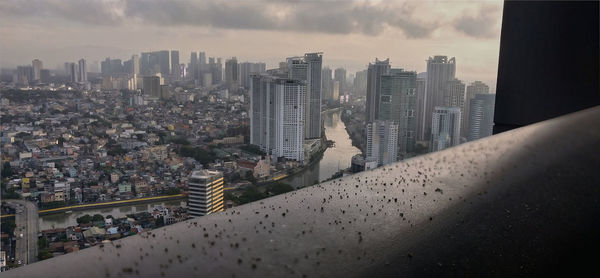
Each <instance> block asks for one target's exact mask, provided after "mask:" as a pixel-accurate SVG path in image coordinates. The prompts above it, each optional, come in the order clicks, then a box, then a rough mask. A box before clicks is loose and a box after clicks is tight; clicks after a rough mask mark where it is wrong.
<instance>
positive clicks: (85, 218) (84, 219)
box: [76, 214, 92, 225]
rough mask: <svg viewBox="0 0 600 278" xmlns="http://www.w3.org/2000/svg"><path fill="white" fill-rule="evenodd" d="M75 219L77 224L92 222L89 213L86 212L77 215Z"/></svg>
mask: <svg viewBox="0 0 600 278" xmlns="http://www.w3.org/2000/svg"><path fill="white" fill-rule="evenodd" d="M76 220H77V224H79V225H81V224H85V223H90V222H92V217H91V216H90V215H89V214H86V215H84V216H81V217H77V219H76Z"/></svg>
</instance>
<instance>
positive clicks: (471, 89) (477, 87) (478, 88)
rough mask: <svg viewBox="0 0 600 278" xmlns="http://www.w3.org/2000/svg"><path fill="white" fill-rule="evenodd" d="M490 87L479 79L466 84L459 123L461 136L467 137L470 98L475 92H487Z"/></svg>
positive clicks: (472, 97) (468, 131) (469, 118)
mask: <svg viewBox="0 0 600 278" xmlns="http://www.w3.org/2000/svg"><path fill="white" fill-rule="evenodd" d="M489 93H490V87H489V86H488V85H486V84H485V83H483V82H481V81H475V82H473V83H471V84H470V85H469V86H467V94H466V96H465V105H464V108H463V115H465V116H464V117H463V121H462V123H461V126H460V128H461V133H462V134H463V136H466V137H467V138H468V137H469V136H468V135H469V133H470V130H469V125H470V121H471V112H470V109H471V100H472V99H474V98H475V95H476V94H489Z"/></svg>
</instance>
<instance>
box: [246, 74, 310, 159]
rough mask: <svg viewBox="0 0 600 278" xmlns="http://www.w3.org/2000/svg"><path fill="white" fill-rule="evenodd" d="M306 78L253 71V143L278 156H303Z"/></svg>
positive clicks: (251, 99) (299, 157)
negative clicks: (299, 78) (302, 79)
mask: <svg viewBox="0 0 600 278" xmlns="http://www.w3.org/2000/svg"><path fill="white" fill-rule="evenodd" d="M306 87H307V86H306V85H305V82H304V81H300V80H294V79H281V78H277V77H274V76H270V75H265V74H262V75H254V76H253V77H252V85H251V90H250V115H251V116H250V143H251V144H253V145H257V146H259V147H260V148H261V150H262V151H264V152H266V153H270V154H272V155H273V156H275V157H284V158H286V159H291V160H296V161H303V160H304V138H305V135H304V131H305V128H304V119H305V115H304V113H305V105H306V101H305V99H306V90H307V89H306Z"/></svg>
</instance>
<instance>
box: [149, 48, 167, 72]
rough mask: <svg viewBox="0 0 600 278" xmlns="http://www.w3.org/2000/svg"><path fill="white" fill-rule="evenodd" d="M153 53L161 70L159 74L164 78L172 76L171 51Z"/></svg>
mask: <svg viewBox="0 0 600 278" xmlns="http://www.w3.org/2000/svg"><path fill="white" fill-rule="evenodd" d="M153 53H154V55H156V56H157V58H158V66H159V69H160V70H159V72H160V73H161V74H162V76H167V75H169V74H171V68H170V66H171V65H170V63H169V51H168V50H161V51H157V52H153Z"/></svg>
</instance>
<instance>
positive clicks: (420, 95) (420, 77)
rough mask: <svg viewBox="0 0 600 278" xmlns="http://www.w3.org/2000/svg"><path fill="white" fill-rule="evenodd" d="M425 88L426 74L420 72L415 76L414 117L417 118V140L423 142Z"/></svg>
mask: <svg viewBox="0 0 600 278" xmlns="http://www.w3.org/2000/svg"><path fill="white" fill-rule="evenodd" d="M426 86H427V73H426V72H421V73H419V74H417V105H416V109H415V111H416V117H417V129H416V132H417V140H419V141H423V140H425V110H426V107H425V100H426V97H427V96H426V94H425V93H426V91H425V89H426Z"/></svg>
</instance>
